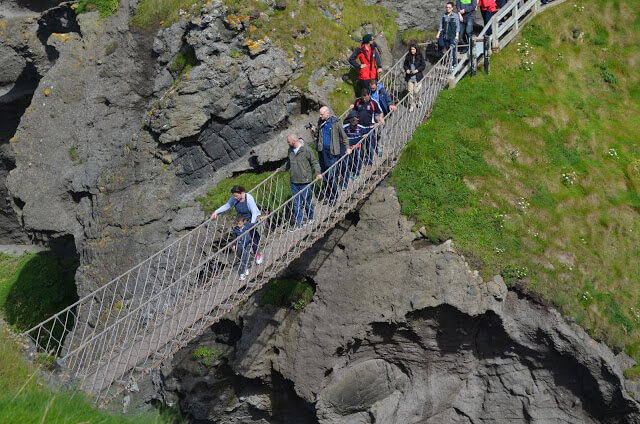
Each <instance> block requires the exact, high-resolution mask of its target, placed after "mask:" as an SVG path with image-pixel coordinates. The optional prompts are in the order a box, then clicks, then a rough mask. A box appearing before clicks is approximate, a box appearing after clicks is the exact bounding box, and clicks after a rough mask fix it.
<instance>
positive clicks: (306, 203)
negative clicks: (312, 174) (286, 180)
mask: <svg viewBox="0 0 640 424" xmlns="http://www.w3.org/2000/svg"><path fill="white" fill-rule="evenodd" d="M301 191H302V193H301V194H300V196H297V197H296V198H295V199H293V216H295V218H296V225H297V226H300V225H302V218H303V215H304V214H305V213H306V214H307V218H309V219H313V203H311V183H302V184H296V183H291V193H293V195H294V196H295V195H296V194H298V193H299V192H301Z"/></svg>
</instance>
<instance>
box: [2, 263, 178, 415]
mask: <svg viewBox="0 0 640 424" xmlns="http://www.w3.org/2000/svg"><path fill="white" fill-rule="evenodd" d="M76 268H77V263H73V262H71V261H59V260H58V259H56V258H55V257H53V256H50V255H47V254H39V255H33V254H25V255H23V256H22V257H20V258H12V257H10V256H6V255H1V256H0V318H2V320H4V321H1V320H0V387H2V390H0V422H1V423H2V424H31V423H52V424H62V423H70V424H76V423H92V424H97V423H103V424H121V423H130V424H143V423H145V424H146V423H149V424H150V423H169V422H175V421H176V420H175V418H176V416H175V414H174V415H172V414H171V413H169V412H168V413H165V414H163V415H160V414H157V413H150V414H147V415H145V416H141V417H124V416H120V415H112V414H108V413H106V412H104V411H98V410H97V409H95V408H94V407H93V403H92V401H91V399H87V398H86V395H84V394H83V393H80V392H63V393H54V392H53V391H51V390H50V389H49V388H48V387H47V386H45V385H43V384H42V383H41V382H40V381H39V378H38V375H37V372H38V369H39V368H44V369H47V368H48V367H50V366H53V364H54V361H53V360H52V358H51V357H49V356H47V355H45V354H40V355H39V356H38V358H37V361H36V363H35V364H30V363H27V362H26V361H25V360H24V359H23V353H22V348H21V345H20V340H19V338H18V336H16V334H15V333H14V332H13V331H11V330H10V328H9V326H8V325H7V324H6V323H5V321H8V323H10V324H11V325H12V327H13V329H14V330H18V331H22V330H25V329H28V328H29V327H31V326H32V325H33V324H34V323H37V322H40V321H41V320H43V319H45V318H46V317H48V316H49V315H51V314H52V313H54V312H57V311H58V310H60V309H62V308H64V307H66V306H67V305H68V304H69V302H70V301H72V300H75V299H77V296H76V294H75V285H73V274H74V271H75V269H76ZM178 422H180V421H178Z"/></svg>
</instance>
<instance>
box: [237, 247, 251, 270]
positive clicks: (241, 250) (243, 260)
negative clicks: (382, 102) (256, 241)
mask: <svg viewBox="0 0 640 424" xmlns="http://www.w3.org/2000/svg"><path fill="white" fill-rule="evenodd" d="M250 255H251V245H246V246H241V245H240V244H238V245H237V246H236V256H237V257H238V259H239V260H240V267H239V268H238V274H240V275H242V274H243V273H244V272H245V271H246V270H247V265H248V263H249V256H250Z"/></svg>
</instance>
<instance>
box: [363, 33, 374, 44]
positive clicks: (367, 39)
mask: <svg viewBox="0 0 640 424" xmlns="http://www.w3.org/2000/svg"><path fill="white" fill-rule="evenodd" d="M371 40H373V35H371V34H365V35H364V37H362V42H363V43H364V44H367V43H370V42H371Z"/></svg>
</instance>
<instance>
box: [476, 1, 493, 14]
mask: <svg viewBox="0 0 640 424" xmlns="http://www.w3.org/2000/svg"><path fill="white" fill-rule="evenodd" d="M478 6H480V9H482V10H484V11H487V12H496V11H497V10H498V5H496V0H478Z"/></svg>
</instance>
